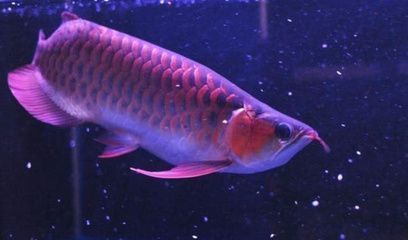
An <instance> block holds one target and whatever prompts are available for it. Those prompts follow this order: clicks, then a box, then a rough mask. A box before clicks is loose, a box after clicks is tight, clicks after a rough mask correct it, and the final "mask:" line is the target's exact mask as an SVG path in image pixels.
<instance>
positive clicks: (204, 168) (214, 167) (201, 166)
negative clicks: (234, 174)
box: [130, 160, 232, 179]
mask: <svg viewBox="0 0 408 240" xmlns="http://www.w3.org/2000/svg"><path fill="white" fill-rule="evenodd" d="M231 163H232V161H230V160H222V161H203V162H190V163H183V164H180V165H178V166H176V167H174V168H172V169H170V170H168V171H161V172H150V171H146V170H143V169H137V168H130V170H132V171H135V172H137V173H140V174H143V175H147V176H150V177H155V178H173V179H179V178H193V177H200V176H204V175H207V174H211V173H215V172H218V171H220V170H221V169H224V168H226V167H228V166H229V165H231Z"/></svg>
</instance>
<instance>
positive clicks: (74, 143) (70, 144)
mask: <svg viewBox="0 0 408 240" xmlns="http://www.w3.org/2000/svg"><path fill="white" fill-rule="evenodd" d="M69 146H70V147H71V148H74V147H75V146H76V142H75V140H74V139H71V140H70V141H69Z"/></svg>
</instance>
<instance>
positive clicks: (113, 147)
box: [95, 132, 139, 158]
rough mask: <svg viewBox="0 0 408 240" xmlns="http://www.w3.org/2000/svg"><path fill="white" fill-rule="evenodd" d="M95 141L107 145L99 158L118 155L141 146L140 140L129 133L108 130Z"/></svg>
mask: <svg viewBox="0 0 408 240" xmlns="http://www.w3.org/2000/svg"><path fill="white" fill-rule="evenodd" d="M95 141H97V142H99V143H102V144H105V145H106V147H105V149H104V150H103V152H102V153H101V154H100V155H99V156H98V157H99V158H113V157H118V156H121V155H124V154H127V153H130V152H133V151H135V150H136V149H138V148H139V141H138V140H137V139H136V138H135V137H133V136H131V135H129V134H120V133H114V132H108V133H106V134H104V135H102V136H100V137H98V138H95Z"/></svg>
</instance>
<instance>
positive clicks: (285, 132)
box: [275, 123, 292, 141]
mask: <svg viewBox="0 0 408 240" xmlns="http://www.w3.org/2000/svg"><path fill="white" fill-rule="evenodd" d="M275 134H276V136H277V137H278V138H279V139H280V140H282V141H287V140H289V138H290V137H291V136H292V127H291V126H290V125H289V124H287V123H279V124H278V125H277V126H276V129H275Z"/></svg>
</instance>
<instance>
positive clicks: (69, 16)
mask: <svg viewBox="0 0 408 240" xmlns="http://www.w3.org/2000/svg"><path fill="white" fill-rule="evenodd" d="M61 19H62V22H63V23H65V22H68V21H72V20H77V19H79V17H78V15H76V14H74V13H72V12H68V11H64V12H62V13H61Z"/></svg>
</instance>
